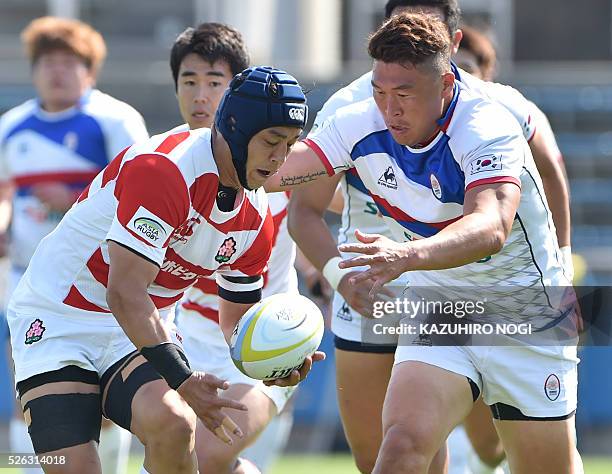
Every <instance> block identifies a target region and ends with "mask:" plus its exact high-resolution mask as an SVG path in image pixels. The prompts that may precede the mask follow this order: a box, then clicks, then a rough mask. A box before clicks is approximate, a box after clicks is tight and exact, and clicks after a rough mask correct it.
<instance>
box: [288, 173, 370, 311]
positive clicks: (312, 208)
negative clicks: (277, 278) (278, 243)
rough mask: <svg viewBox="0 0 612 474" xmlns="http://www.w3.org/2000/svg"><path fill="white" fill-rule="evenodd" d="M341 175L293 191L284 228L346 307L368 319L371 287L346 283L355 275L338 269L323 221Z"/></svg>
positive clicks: (333, 245) (337, 256)
mask: <svg viewBox="0 0 612 474" xmlns="http://www.w3.org/2000/svg"><path fill="white" fill-rule="evenodd" d="M342 176H343V174H342V173H338V174H336V175H334V176H333V177H332V178H330V179H321V180H318V181H316V182H314V183H312V184H311V185H309V186H308V187H303V188H298V189H296V190H295V191H293V193H292V195H291V201H290V204H289V212H288V220H287V225H288V228H289V233H290V234H291V237H293V239H294V240H295V242H296V243H297V244H298V246H299V247H300V249H301V250H302V252H304V255H305V256H306V257H307V258H308V260H310V261H311V262H312V264H313V265H314V266H315V267H316V268H317V269H318V270H319V271H321V272H322V273H323V274H324V275H325V276H326V278H327V280H328V281H329V283H330V285H331V286H332V287H333V288H334V290H337V291H339V292H340V294H341V295H342V297H343V298H344V299H345V300H346V302H347V303H348V304H349V306H351V307H352V308H353V309H354V310H356V311H357V312H359V313H360V314H362V315H363V316H366V317H367V316H370V315H371V314H372V300H371V299H370V297H369V292H370V289H371V284H370V283H369V282H367V281H364V282H363V283H361V284H358V285H351V284H349V278H350V276H352V275H355V274H356V273H357V272H354V271H350V270H342V269H340V268H339V267H338V262H339V261H340V253H339V252H338V248H337V246H336V240H335V239H334V237H333V236H332V235H331V233H330V231H329V227H328V226H327V224H326V223H325V220H324V216H325V212H326V210H327V209H328V207H329V205H330V203H331V202H332V200H333V199H334V195H335V194H336V190H337V188H338V182H339V181H340V179H341V178H342Z"/></svg>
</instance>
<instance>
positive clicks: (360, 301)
mask: <svg viewBox="0 0 612 474" xmlns="http://www.w3.org/2000/svg"><path fill="white" fill-rule="evenodd" d="M360 273H362V272H360V271H354V272H350V273H347V274H346V275H344V276H343V277H342V278H341V279H340V283H338V292H339V293H340V294H341V295H342V297H343V298H344V301H346V303H347V304H348V305H349V306H350V307H351V308H353V309H354V310H355V311H357V312H358V313H359V314H361V315H362V316H363V317H365V318H371V317H372V314H373V312H374V300H373V298H372V297H371V296H370V291H371V290H372V281H371V280H368V279H365V280H362V281H359V282H358V283H352V282H351V279H352V277H354V276H357V275H359V274H360ZM380 292H381V294H380V295H379V297H382V298H384V297H385V296H389V297H393V293H392V292H390V291H388V290H386V289H384V288H382V289H381V290H380Z"/></svg>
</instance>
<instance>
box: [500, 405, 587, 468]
mask: <svg viewBox="0 0 612 474" xmlns="http://www.w3.org/2000/svg"><path fill="white" fill-rule="evenodd" d="M495 426H496V427H497V430H498V432H499V434H500V437H501V440H502V443H503V445H504V449H505V450H506V456H507V459H508V462H509V464H510V470H511V471H512V473H513V474H575V473H579V472H581V470H580V465H581V463H580V458H579V455H578V452H577V451H576V448H575V429H574V417H573V416H572V417H571V418H568V419H566V420H531V421H527V420H520V421H518V420H517V421H515V420H513V421H508V420H495Z"/></svg>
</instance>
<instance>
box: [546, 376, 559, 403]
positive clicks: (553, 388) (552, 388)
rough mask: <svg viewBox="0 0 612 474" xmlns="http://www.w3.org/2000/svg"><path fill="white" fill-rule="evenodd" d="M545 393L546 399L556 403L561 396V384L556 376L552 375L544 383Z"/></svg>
mask: <svg viewBox="0 0 612 474" xmlns="http://www.w3.org/2000/svg"><path fill="white" fill-rule="evenodd" d="M544 393H545V394H546V398H548V399H549V400H550V401H551V402H554V401H555V400H556V399H557V398H559V395H561V382H560V381H559V377H557V376H556V375H555V374H550V375H549V376H548V377H547V378H546V382H544Z"/></svg>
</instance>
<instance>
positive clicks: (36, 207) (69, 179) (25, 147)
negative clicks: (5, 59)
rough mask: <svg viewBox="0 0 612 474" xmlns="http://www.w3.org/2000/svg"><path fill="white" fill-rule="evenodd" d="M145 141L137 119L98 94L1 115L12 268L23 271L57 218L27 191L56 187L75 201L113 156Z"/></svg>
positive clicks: (33, 103)
mask: <svg viewBox="0 0 612 474" xmlns="http://www.w3.org/2000/svg"><path fill="white" fill-rule="evenodd" d="M147 138H148V134H147V130H146V127H145V124H144V121H143V119H142V116H141V115H140V114H139V113H138V112H137V111H136V110H135V109H134V108H132V107H131V106H129V105H128V104H126V103H124V102H121V101H119V100H117V99H115V98H113V97H111V96H109V95H107V94H104V93H102V92H100V91H99V90H89V91H87V92H86V93H85V94H84V95H83V97H82V98H81V99H80V101H79V103H78V104H77V105H76V106H74V107H71V108H69V109H67V110H64V111H61V112H56V113H49V112H46V111H45V110H43V109H42V108H41V106H40V103H39V101H38V100H37V99H32V100H29V101H27V102H25V103H23V104H21V105H19V106H17V107H15V108H13V109H11V110H9V111H8V112H6V113H5V114H4V115H3V116H2V117H1V118H0V180H2V181H12V183H13V184H14V186H15V194H14V198H13V217H12V222H11V257H10V258H11V263H12V265H13V266H14V267H15V268H21V269H24V268H25V267H26V266H27V265H28V262H29V261H30V258H31V256H32V255H33V253H34V250H35V249H36V247H37V245H38V243H39V242H40V240H41V239H42V238H43V237H44V236H46V235H47V234H49V232H51V231H52V230H53V229H54V228H55V226H56V225H57V224H58V223H59V221H60V220H61V218H62V215H61V214H60V213H57V212H50V211H49V210H48V209H47V208H46V207H45V205H44V204H43V203H42V202H41V201H40V200H39V199H37V198H36V197H35V196H34V195H33V193H32V187H33V186H35V185H37V184H41V183H50V182H59V183H62V184H65V185H68V186H69V187H70V188H72V189H74V193H75V200H76V198H77V197H78V195H79V194H80V192H81V191H82V190H83V188H85V187H86V186H87V185H88V184H89V182H90V181H91V180H92V179H93V178H94V177H95V176H96V175H97V174H98V172H99V171H100V170H101V169H103V168H104V167H105V166H106V165H107V164H108V163H109V162H110V161H111V160H112V159H113V158H114V157H115V155H117V154H118V153H119V152H120V151H121V150H123V149H124V148H125V147H127V146H129V145H131V144H132V143H134V142H137V141H142V140H146V139H147Z"/></svg>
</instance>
